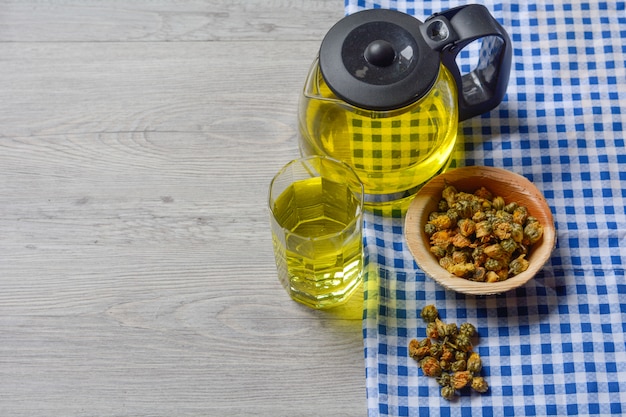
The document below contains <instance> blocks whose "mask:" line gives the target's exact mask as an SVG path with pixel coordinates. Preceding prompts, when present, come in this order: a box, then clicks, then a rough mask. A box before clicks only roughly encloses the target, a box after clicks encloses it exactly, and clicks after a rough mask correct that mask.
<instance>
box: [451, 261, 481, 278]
mask: <svg viewBox="0 0 626 417" xmlns="http://www.w3.org/2000/svg"><path fill="white" fill-rule="evenodd" d="M446 270H447V271H448V272H450V273H451V274H452V275H456V276H457V277H469V276H472V275H473V274H474V272H475V271H476V265H474V264H473V263H471V262H466V263H464V264H455V263H453V264H452V265H450V266H448V267H447V268H446Z"/></svg>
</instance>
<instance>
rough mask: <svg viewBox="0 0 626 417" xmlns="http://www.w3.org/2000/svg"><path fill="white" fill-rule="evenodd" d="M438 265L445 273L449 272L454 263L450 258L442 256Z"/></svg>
mask: <svg viewBox="0 0 626 417" xmlns="http://www.w3.org/2000/svg"><path fill="white" fill-rule="evenodd" d="M439 265H441V267H442V268H443V269H445V270H446V271H450V268H451V267H453V266H454V261H453V260H452V257H451V256H444V257H443V258H441V259H439Z"/></svg>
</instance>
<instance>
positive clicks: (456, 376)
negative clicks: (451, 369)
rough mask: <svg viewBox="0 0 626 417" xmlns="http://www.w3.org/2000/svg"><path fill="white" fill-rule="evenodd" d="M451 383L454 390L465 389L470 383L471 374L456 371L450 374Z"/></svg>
mask: <svg viewBox="0 0 626 417" xmlns="http://www.w3.org/2000/svg"><path fill="white" fill-rule="evenodd" d="M451 382H452V386H453V387H454V389H461V388H465V387H466V386H468V385H469V384H470V383H471V382H472V374H471V373H470V372H469V371H457V372H455V373H453V374H452V378H451Z"/></svg>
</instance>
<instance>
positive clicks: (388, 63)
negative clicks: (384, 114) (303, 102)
mask: <svg viewBox="0 0 626 417" xmlns="http://www.w3.org/2000/svg"><path fill="white" fill-rule="evenodd" d="M422 25H423V23H422V22H420V21H419V20H417V19H415V18H414V17H412V16H410V15H408V14H405V13H401V12H398V11H393V10H386V9H372V10H365V11H361V12H358V13H354V14H352V15H349V16H346V17H345V18H343V19H342V20H340V21H339V22H337V24H335V25H334V26H333V27H332V28H331V29H330V30H329V32H328V33H327V34H326V36H325V37H324V40H323V41H322V45H321V47H320V54H319V63H320V70H321V71H322V76H323V77H324V80H325V81H326V84H328V86H329V88H330V89H331V90H332V91H333V92H334V93H335V94H336V95H337V97H339V98H340V99H342V100H344V101H346V102H348V103H350V104H352V105H355V106H357V107H361V108H364V109H369V110H392V109H397V108H400V107H404V106H406V105H408V104H411V103H413V102H415V101H416V100H418V99H420V98H421V97H423V96H424V95H426V94H427V93H428V92H429V91H430V88H431V87H432V85H433V84H434V83H435V81H436V79H437V76H438V74H439V67H440V56H439V53H438V52H436V51H434V50H433V49H431V48H430V47H429V46H428V44H427V43H426V41H425V40H424V39H423V37H422V34H421V31H420V27H421V26H422Z"/></svg>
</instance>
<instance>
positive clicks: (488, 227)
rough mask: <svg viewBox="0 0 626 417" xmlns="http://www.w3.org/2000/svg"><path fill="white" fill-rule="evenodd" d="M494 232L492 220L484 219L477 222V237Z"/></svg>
mask: <svg viewBox="0 0 626 417" xmlns="http://www.w3.org/2000/svg"><path fill="white" fill-rule="evenodd" d="M492 232H493V223H492V222H491V221H490V220H483V221H481V222H478V223H476V237H477V238H482V237H485V236H490V235H491V233H492Z"/></svg>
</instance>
